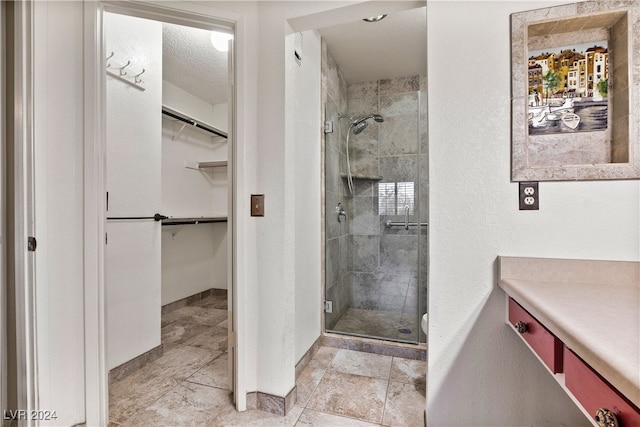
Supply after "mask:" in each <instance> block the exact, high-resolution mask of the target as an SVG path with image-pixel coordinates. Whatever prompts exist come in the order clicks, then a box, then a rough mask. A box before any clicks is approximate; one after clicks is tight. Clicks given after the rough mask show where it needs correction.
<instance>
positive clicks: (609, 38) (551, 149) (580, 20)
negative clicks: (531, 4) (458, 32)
mask: <svg viewBox="0 0 640 427" xmlns="http://www.w3.org/2000/svg"><path fill="white" fill-rule="evenodd" d="M639 22H640V2H637V1H629V0H626V1H625V0H622V1H615V2H611V1H588V2H583V3H575V4H569V5H563V6H555V7H550V8H544V9H537V10H532V11H525V12H518V13H514V14H512V15H511V74H512V81H511V122H512V134H511V181H513V182H518V181H573V180H612V179H640V141H639V140H638V138H639V137H640V117H639V116H638V115H637V114H635V112H634V111H633V109H632V108H631V106H636V105H640V89H639V88H640V58H639V57H638V56H639V55H640V36H638V35H637V34H638V33H639V31H638V30H639V28H635V27H637V26H640V24H638V23H639Z"/></svg>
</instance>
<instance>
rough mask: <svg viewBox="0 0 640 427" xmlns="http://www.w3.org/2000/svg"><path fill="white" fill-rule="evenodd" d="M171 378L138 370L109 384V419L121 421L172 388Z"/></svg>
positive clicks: (173, 382) (175, 383) (173, 381)
mask: <svg viewBox="0 0 640 427" xmlns="http://www.w3.org/2000/svg"><path fill="white" fill-rule="evenodd" d="M177 384H178V382H177V381H176V380H174V379H172V378H166V377H163V376H159V375H155V374H153V373H150V372H149V371H144V370H138V371H137V372H134V373H132V374H131V375H129V376H127V377H125V378H123V379H121V380H119V381H116V382H115V383H113V384H111V386H109V421H112V422H114V423H122V422H124V421H126V420H127V419H128V418H130V417H131V416H133V415H134V414H135V413H136V412H138V411H140V410H141V409H143V408H145V407H146V406H148V405H150V404H151V403H153V402H154V401H155V400H156V399H158V398H159V397H160V396H162V395H163V394H165V393H167V392H168V391H169V390H171V389H172V388H174V387H175V386H176V385H177Z"/></svg>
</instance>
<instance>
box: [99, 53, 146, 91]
mask: <svg viewBox="0 0 640 427" xmlns="http://www.w3.org/2000/svg"><path fill="white" fill-rule="evenodd" d="M114 56H115V53H114V52H111V54H110V55H109V56H108V57H107V58H106V61H107V63H106V68H107V74H109V75H110V76H111V77H113V78H116V79H118V80H120V81H123V82H125V83H127V84H129V85H131V86H133V87H135V88H136V89H139V90H142V91H144V90H145V88H144V86H142V83H144V82H143V81H142V79H141V78H140V76H141V75H142V74H143V73H144V72H146V71H147V70H146V69H145V68H143V69H142V71H140V72H137V71H134V70H133V69H132V68H128V67H131V61H130V60H127V62H126V63H125V64H124V65H123V64H121V63H119V62H116V61H114V60H113V57H114Z"/></svg>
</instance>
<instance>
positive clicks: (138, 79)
mask: <svg viewBox="0 0 640 427" xmlns="http://www.w3.org/2000/svg"><path fill="white" fill-rule="evenodd" d="M144 72H145V69H144V68H143V69H142V71H141V72H140V74H137V75H136V76H135V77H134V82H136V83H142V79H141V78H140V76H141V75H143V74H144Z"/></svg>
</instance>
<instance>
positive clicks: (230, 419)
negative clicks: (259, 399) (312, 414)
mask: <svg viewBox="0 0 640 427" xmlns="http://www.w3.org/2000/svg"><path fill="white" fill-rule="evenodd" d="M302 411H303V408H302V407H301V406H294V407H293V408H292V409H291V411H289V413H288V414H287V415H286V416H284V417H283V416H280V415H275V414H272V413H270V412H265V411H260V410H258V409H250V410H247V411H244V412H236V411H235V410H232V411H224V412H222V413H220V414H219V415H218V416H216V417H215V418H214V419H213V420H212V424H210V425H215V426H220V427H232V426H233V427H237V426H243V427H244V426H265V427H272V426H273V427H276V426H277V427H280V426H282V427H293V426H295V424H296V421H297V420H298V418H299V417H300V414H301V413H302Z"/></svg>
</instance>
